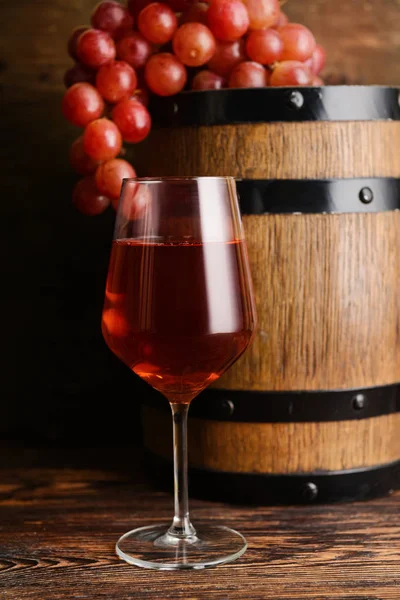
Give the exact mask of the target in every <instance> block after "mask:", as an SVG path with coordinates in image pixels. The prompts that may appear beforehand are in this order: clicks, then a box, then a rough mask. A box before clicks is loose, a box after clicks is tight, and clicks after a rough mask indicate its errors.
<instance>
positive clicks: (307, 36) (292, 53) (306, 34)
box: [279, 23, 316, 62]
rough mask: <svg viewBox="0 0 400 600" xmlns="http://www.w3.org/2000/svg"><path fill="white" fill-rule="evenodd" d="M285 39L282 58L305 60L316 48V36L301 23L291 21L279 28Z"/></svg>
mask: <svg viewBox="0 0 400 600" xmlns="http://www.w3.org/2000/svg"><path fill="white" fill-rule="evenodd" d="M279 33H280V35H281V37H282V40H283V54H282V60H298V61H301V62H304V61H305V60H307V58H310V56H311V55H312V53H313V52H314V50H315V46H316V43H315V38H314V36H313V34H312V33H311V31H310V30H309V29H307V27H304V25H300V24H299V23H289V24H288V25H285V26H284V27H281V28H280V29H279Z"/></svg>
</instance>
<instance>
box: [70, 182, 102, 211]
mask: <svg viewBox="0 0 400 600" xmlns="http://www.w3.org/2000/svg"><path fill="white" fill-rule="evenodd" d="M72 203H73V204H74V206H75V208H77V209H78V210H79V212H81V213H83V214H84V215H89V216H94V215H99V214H101V213H102V212H104V211H105V210H106V208H108V207H109V206H110V199H109V198H107V197H106V196H103V194H101V193H100V192H99V191H98V189H97V187H96V183H95V180H94V177H85V178H84V179H81V180H80V181H78V183H77V184H76V185H75V187H74V191H73V192H72Z"/></svg>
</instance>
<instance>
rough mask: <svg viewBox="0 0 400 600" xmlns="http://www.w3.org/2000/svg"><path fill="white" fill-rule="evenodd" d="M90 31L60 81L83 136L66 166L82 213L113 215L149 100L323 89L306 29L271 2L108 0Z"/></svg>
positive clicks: (146, 123)
mask: <svg viewBox="0 0 400 600" xmlns="http://www.w3.org/2000/svg"><path fill="white" fill-rule="evenodd" d="M91 25H92V26H91V27H77V28H76V29H75V30H74V31H73V32H72V35H71V37H70V39H69V41H68V52H69V54H70V56H71V57H72V58H73V59H74V60H75V61H76V64H75V65H74V66H73V67H71V68H70V69H69V70H68V71H67V72H66V73H65V78H64V81H65V85H66V87H67V88H68V90H67V92H66V93H65V96H64V98H63V101H62V110H63V114H64V116H65V118H66V119H68V121H70V122H71V123H73V124H74V125H77V126H78V127H82V128H84V132H83V135H82V136H81V137H79V138H78V139H77V140H75V142H74V143H73V144H72V147H71V150H70V162H71V165H72V167H73V169H74V170H75V171H76V172H77V173H79V174H80V175H83V176H84V178H83V179H81V180H80V181H79V182H78V183H77V184H76V186H75V188H74V192H73V202H74V204H75V206H76V208H77V209H78V210H79V211H81V212H82V213H84V214H88V215H97V214H100V213H102V212H103V211H104V210H105V209H106V208H107V207H108V206H109V205H110V204H112V205H113V207H114V208H116V207H117V204H118V199H119V194H120V189H121V182H122V179H123V178H126V177H135V175H136V173H135V170H134V168H133V167H132V165H130V164H129V163H128V162H127V161H126V160H124V159H123V158H120V157H121V156H122V155H123V153H124V150H123V142H127V143H133V144H136V143H139V142H141V141H142V140H144V139H145V138H146V137H147V135H148V134H149V132H150V129H151V116H150V113H149V111H148V109H147V106H148V99H149V95H150V94H157V95H159V96H172V95H175V94H178V93H179V92H181V91H184V90H218V89H222V88H227V87H229V88H249V87H265V86H313V85H322V84H323V81H322V80H321V79H320V78H319V73H320V72H321V70H322V69H323V67H324V64H325V52H324V50H323V48H321V46H319V45H317V44H316V41H315V39H314V36H313V34H312V33H311V31H310V30H309V29H307V27H305V26H304V25H300V24H298V23H289V22H288V19H287V17H286V15H285V14H284V13H283V12H282V11H281V9H280V4H279V0H208V2H204V1H201V2H199V1H198V0H164V2H152V1H151V0H128V5H127V6H126V7H125V6H123V5H122V4H120V3H119V2H114V1H109V0H106V1H104V2H101V3H100V4H98V5H97V7H96V8H95V9H94V11H93V13H92V17H91Z"/></svg>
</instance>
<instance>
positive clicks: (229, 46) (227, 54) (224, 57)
mask: <svg viewBox="0 0 400 600" xmlns="http://www.w3.org/2000/svg"><path fill="white" fill-rule="evenodd" d="M246 59H247V56H246V52H245V46H244V41H243V40H237V41H236V42H218V41H217V45H216V48H215V52H214V56H213V57H212V59H211V60H210V61H209V62H208V68H209V69H210V70H211V71H213V72H214V73H217V75H221V77H225V78H228V77H229V75H230V74H231V72H232V69H233V68H234V67H236V65H238V64H239V63H240V62H243V61H244V60H246Z"/></svg>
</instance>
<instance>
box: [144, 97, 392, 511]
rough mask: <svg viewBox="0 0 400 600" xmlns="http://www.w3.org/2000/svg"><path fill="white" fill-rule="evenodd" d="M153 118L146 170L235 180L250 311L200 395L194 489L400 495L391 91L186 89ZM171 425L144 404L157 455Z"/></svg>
mask: <svg viewBox="0 0 400 600" xmlns="http://www.w3.org/2000/svg"><path fill="white" fill-rule="evenodd" d="M155 111H157V114H158V115H159V123H158V125H159V127H158V128H157V129H156V130H155V131H154V133H152V135H151V137H150V139H149V140H148V141H147V142H146V143H145V144H144V146H143V147H142V148H141V152H140V154H138V155H137V156H136V157H135V161H136V163H135V164H136V165H137V167H138V170H139V172H140V173H143V174H149V175H150V174H151V175H234V176H236V177H238V178H239V181H238V188H239V193H240V200H241V209H242V214H243V220H244V225H245V230H246V236H247V243H248V247H249V256H250V261H251V268H252V274H253V280H254V285H255V293H256V301H257V308H258V316H259V327H258V332H257V336H256V339H255V342H254V343H253V345H252V347H251V348H250V349H249V350H248V352H246V354H245V355H244V356H243V357H242V358H241V359H240V360H239V361H238V362H237V363H236V364H235V365H234V366H233V367H232V369H230V370H229V371H228V372H227V373H226V374H225V375H224V376H223V377H222V378H221V379H220V380H219V381H218V382H217V383H216V384H215V385H214V387H213V389H210V390H207V391H206V392H204V393H203V394H202V395H201V396H200V397H199V398H197V399H196V400H195V401H194V402H193V405H192V408H191V417H190V436H189V448H190V450H189V454H190V470H191V490H192V493H201V494H202V495H203V496H208V497H219V498H223V499H227V500H231V501H232V500H238V501H251V502H256V503H265V502H270V501H273V502H275V501H279V502H302V501H322V502H324V501H334V500H347V499H361V498H366V497H370V496H373V495H380V494H383V493H386V492H388V491H389V490H390V489H392V488H395V487H398V485H399V482H400V412H399V410H400V393H399V390H400V212H399V208H400V107H399V90H398V89H395V88H382V87H373V86H371V87H358V86H355V87H348V86H343V87H341V86H337V87H325V88H304V89H298V88H296V89H289V88H283V89H257V90H223V91H217V92H202V93H185V94H181V95H180V96H178V97H176V98H172V99H168V100H165V99H163V100H158V101H157V106H155V107H153V113H154V112H155ZM169 420H170V415H169V407H168V405H167V403H166V402H165V400H164V399H163V398H159V397H158V396H149V399H148V401H147V402H146V404H145V405H144V406H143V432H144V444H145V447H146V449H147V450H148V452H149V454H150V455H151V456H152V457H153V459H154V458H155V457H156V458H157V460H158V461H168V460H170V456H171V443H172V442H171V437H170V436H171V426H170V423H169ZM167 471H168V475H169V474H170V470H169V469H168V470H167ZM159 473H160V471H158V476H159Z"/></svg>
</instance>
